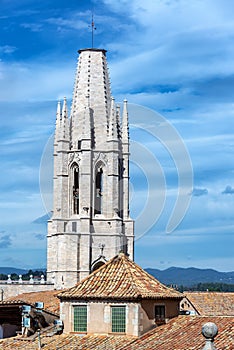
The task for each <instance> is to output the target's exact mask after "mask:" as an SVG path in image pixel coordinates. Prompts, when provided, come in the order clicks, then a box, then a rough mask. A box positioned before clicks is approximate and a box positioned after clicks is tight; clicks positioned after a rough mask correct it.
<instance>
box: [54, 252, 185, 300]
mask: <svg viewBox="0 0 234 350" xmlns="http://www.w3.org/2000/svg"><path fill="white" fill-rule="evenodd" d="M58 297H59V298H61V299H74V298H75V299H77V298H78V299H82V298H83V299H86V300H87V299H118V300H121V299H122V300H123V299H124V300H139V299H158V298H160V299H161V298H178V299H181V298H182V297H183V296H182V294H181V293H179V292H177V291H175V290H174V289H172V288H168V287H166V286H164V285H163V284H161V283H160V282H159V281H157V280H156V279H155V278H154V277H153V276H151V275H149V274H148V273H147V272H145V271H144V270H143V269H142V268H141V267H140V266H138V265H137V264H136V263H135V262H133V261H132V260H130V259H129V258H128V257H127V256H126V255H125V254H123V253H120V254H119V255H117V256H116V257H114V258H113V259H111V260H109V261H108V262H107V263H106V264H105V265H102V266H101V267H100V268H99V269H98V270H96V271H94V272H93V273H91V274H90V275H89V276H88V277H86V278H85V279H84V280H82V281H81V282H79V283H78V284H77V285H76V286H75V287H72V288H70V289H67V290H66V291H63V292H62V293H60V294H59V295H58Z"/></svg>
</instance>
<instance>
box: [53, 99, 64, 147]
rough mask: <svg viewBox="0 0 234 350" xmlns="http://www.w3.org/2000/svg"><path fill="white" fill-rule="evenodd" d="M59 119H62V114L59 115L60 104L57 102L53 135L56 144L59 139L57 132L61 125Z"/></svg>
mask: <svg viewBox="0 0 234 350" xmlns="http://www.w3.org/2000/svg"><path fill="white" fill-rule="evenodd" d="M61 117H62V113H61V103H60V101H58V105H57V113H56V124H55V134H54V141H55V143H57V142H58V138H59V130H60V124H61Z"/></svg>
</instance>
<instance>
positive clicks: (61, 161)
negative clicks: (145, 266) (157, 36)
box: [47, 49, 134, 289]
mask: <svg viewBox="0 0 234 350" xmlns="http://www.w3.org/2000/svg"><path fill="white" fill-rule="evenodd" d="M67 115H68V112H67V107H66V100H64V103H63V107H62V111H61V106H60V104H59V105H58V109H57V120H56V130H55V142H54V208H53V217H52V219H51V221H50V222H49V224H48V246H47V279H48V281H51V282H54V283H55V287H56V288H57V289H60V288H64V287H71V286H73V285H74V284H76V283H77V282H78V281H79V280H81V279H82V278H84V277H86V276H87V275H88V274H89V273H90V271H91V269H92V268H94V267H95V266H94V262H95V263H96V262H98V259H99V258H100V261H101V259H102V261H105V260H104V259H103V256H105V259H107V260H108V259H110V258H112V257H113V256H114V255H116V254H117V253H118V252H119V251H120V250H123V251H125V252H126V253H128V254H129V255H130V258H133V250H134V249H133V246H134V231H133V227H134V225H133V221H132V220H131V219H130V217H129V193H128V192H129V135H128V114H127V102H126V101H125V102H124V110H123V121H122V128H121V126H120V121H119V108H116V106H115V102H114V99H113V98H112V97H111V89H110V81H109V73H108V69H107V62H106V51H105V50H100V49H85V50H80V56H79V60H78V67H77V74H76V79H75V86H74V94H73V101H72V108H71V116H70V120H69V119H68V117H67ZM68 120H69V123H70V127H69V125H68ZM121 135H123V139H122V136H121ZM76 187H78V189H77V188H76ZM100 247H102V250H101V249H100ZM102 255H103V256H102Z"/></svg>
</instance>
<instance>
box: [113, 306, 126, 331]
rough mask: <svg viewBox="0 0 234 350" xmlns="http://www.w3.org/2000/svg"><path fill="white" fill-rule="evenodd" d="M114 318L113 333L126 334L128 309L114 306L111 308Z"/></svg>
mask: <svg viewBox="0 0 234 350" xmlns="http://www.w3.org/2000/svg"><path fill="white" fill-rule="evenodd" d="M111 318H112V332H114V333H125V331H126V307H125V306H112V307H111Z"/></svg>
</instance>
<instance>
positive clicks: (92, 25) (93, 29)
mask: <svg viewBox="0 0 234 350" xmlns="http://www.w3.org/2000/svg"><path fill="white" fill-rule="evenodd" d="M91 28H92V49H93V43H94V31H95V30H96V27H95V25H94V20H93V13H92V24H91Z"/></svg>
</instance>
